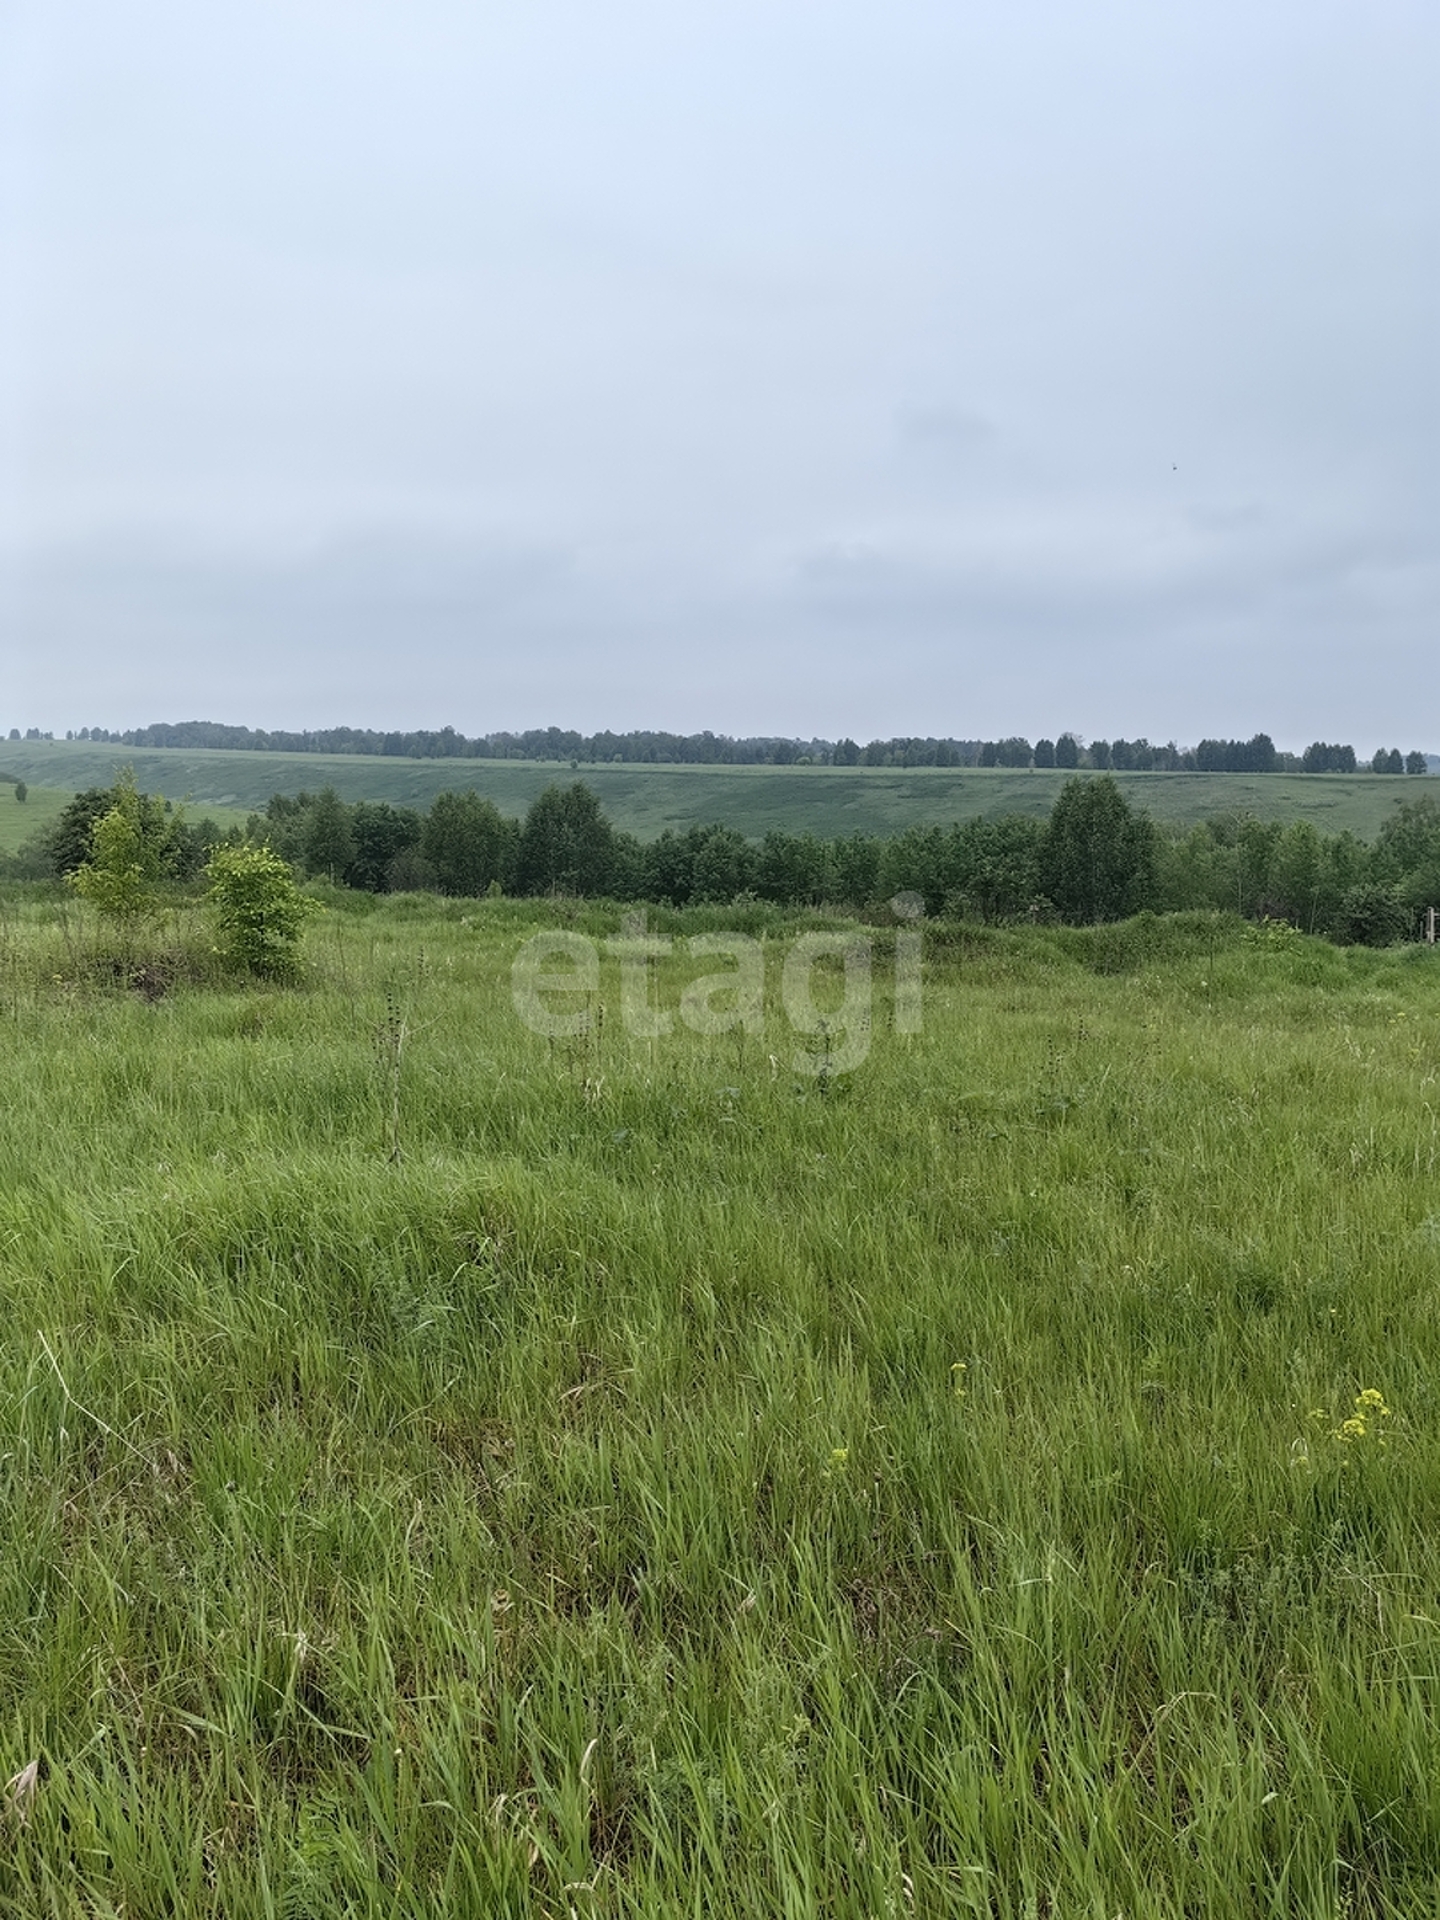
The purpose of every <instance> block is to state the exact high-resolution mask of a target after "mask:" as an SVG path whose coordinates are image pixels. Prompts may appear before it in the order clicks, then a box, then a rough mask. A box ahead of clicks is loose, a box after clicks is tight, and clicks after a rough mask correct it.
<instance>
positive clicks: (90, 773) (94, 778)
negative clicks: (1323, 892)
mask: <svg viewBox="0 0 1440 1920" xmlns="http://www.w3.org/2000/svg"><path fill="white" fill-rule="evenodd" d="M0 752H3V755H4V760H3V768H4V771H6V772H10V773H18V774H19V775H21V776H22V777H23V778H24V779H25V780H27V781H29V782H30V783H31V785H32V788H34V787H36V786H40V785H43V786H45V787H49V788H59V789H63V790H66V791H76V790H78V789H80V788H82V787H88V786H105V785H108V784H109V782H110V781H111V780H112V779H113V778H114V776H115V771H116V769H117V768H118V767H121V766H125V765H130V766H133V767H134V769H135V774H136V778H137V779H138V781H139V782H140V785H141V786H142V787H144V788H145V789H147V790H148V791H150V792H158V793H163V794H165V795H166V796H167V797H169V798H171V799H175V800H181V799H188V800H189V801H190V802H191V803H192V804H193V805H194V807H195V809H196V811H198V812H208V813H212V814H216V817H220V816H219V814H218V813H217V809H218V808H233V809H238V810H239V811H240V813H241V814H243V813H244V812H246V811H247V810H250V809H254V808H259V807H263V806H264V804H265V802H266V801H267V800H268V799H269V798H270V796H271V794H272V793H298V792H300V790H301V789H302V788H309V789H310V790H311V791H313V790H314V789H315V788H317V787H322V786H325V785H327V784H328V785H330V786H333V787H334V788H335V790H336V792H337V793H339V794H340V796H341V797H342V798H343V799H346V800H388V801H390V802H392V803H393V804H394V805H396V806H411V807H421V808H424V807H428V806H429V804H430V802H431V801H432V800H433V799H434V798H435V795H436V794H437V793H442V792H444V791H445V790H446V789H447V788H455V787H462V788H463V787H471V786H473V787H474V788H475V789H476V790H477V791H478V792H480V793H482V794H486V795H488V796H489V797H490V798H491V799H493V800H494V801H495V803H496V805H497V806H498V807H499V808H500V810H501V811H502V812H503V813H509V814H521V813H523V812H524V811H525V809H526V808H527V807H528V806H529V805H530V803H531V801H532V800H534V799H535V797H536V795H537V794H539V793H541V792H542V791H543V790H544V789H545V787H547V786H549V785H550V784H551V782H553V781H556V780H560V781H569V780H577V779H583V780H584V781H585V782H586V783H587V784H588V785H589V786H591V787H592V788H593V789H594V790H595V792H596V793H597V794H598V795H599V796H600V800H601V802H602V804H603V805H604V807H605V810H606V812H607V813H608V814H609V815H610V817H611V819H613V820H614V821H615V823H616V824H617V825H618V826H621V827H625V828H627V829H629V831H631V832H632V833H637V834H639V835H640V836H641V837H642V838H643V839H650V838H652V837H653V836H654V835H656V834H658V833H660V832H662V831H663V830H664V828H666V827H679V828H684V827H689V826H695V825H700V824H705V823H708V822H710V821H712V820H723V821H724V822H725V823H726V824H727V825H729V826H734V827H738V828H739V829H740V831H741V832H743V833H746V834H752V835H759V834H762V833H764V832H765V831H766V830H767V829H768V828H770V827H784V828H786V829H788V830H790V831H792V832H801V831H804V830H806V829H809V830H810V831H812V832H815V833H818V834H821V835H825V836H830V835H835V834H842V833H853V832H856V831H865V832H874V833H892V832H896V831H898V830H900V829H901V828H903V827H907V826H911V825H914V824H915V823H916V822H928V821H938V822H940V823H941V824H945V825H948V824H949V823H950V822H951V821H954V820H965V819H969V818H971V817H972V816H974V815H976V814H999V813H1029V814H1034V815H1037V816H1039V815H1043V814H1046V813H1048V812H1049V811H1050V808H1051V806H1052V805H1053V804H1054V800H1055V796H1056V794H1057V793H1059V791H1060V788H1061V787H1062V786H1063V784H1064V782H1065V780H1066V778H1067V776H1066V775H1065V774H1064V773H1061V772H1058V771H1057V772H1050V771H1045V772H1041V771H1038V770H1037V771H1025V772H1020V771H1015V770H1013V769H1009V768H985V769H975V768H965V769H955V768H950V767H918V768H913V769H910V770H902V769H895V768H889V767H646V766H583V765H582V766H580V767H578V768H576V769H573V770H572V768H571V767H570V766H569V764H568V763H567V764H565V765H557V764H555V763H554V762H540V761H521V760H398V759H397V760H388V759H381V758H378V757H377V758H370V757H365V756H359V755H341V754H294V753H246V752H229V751H219V750H206V749H197V750H194V751H189V750H181V749H156V748H151V749H148V750H146V749H135V750H129V749H126V748H124V747H99V746H92V745H90V744H89V743H88V742H81V741H73V742H72V741H63V742H62V741H55V742H40V741H25V742H15V741H11V742H9V743H8V745H6V746H5V747H4V748H0ZM1116 778H1117V780H1118V781H1119V783H1120V785H1121V786H1122V787H1123V788H1124V789H1125V792H1126V794H1127V795H1128V796H1129V798H1130V799H1131V800H1132V801H1134V802H1136V803H1137V804H1139V805H1141V806H1143V807H1146V808H1148V810H1149V811H1150V812H1151V813H1152V814H1153V815H1154V816H1155V818H1156V819H1157V820H1161V821H1169V822H1174V823H1177V824H1180V825H1191V824H1193V823H1194V822H1195V821H1197V820H1202V819H1206V818H1210V817H1213V816H1214V815H1216V814H1219V813H1224V812H1227V811H1240V812H1248V813H1253V814H1256V815H1258V816H1259V817H1260V818H1262V819H1287V820H1288V819H1297V818H1304V819H1308V820H1313V821H1314V823H1315V825H1316V826H1317V827H1319V828H1320V829H1321V830H1322V831H1323V832H1326V833H1337V832H1339V831H1340V830H1341V829H1342V828H1345V827H1348V828H1349V829H1350V830H1351V831H1352V832H1354V833H1357V834H1359V835H1360V836H1361V837H1362V838H1363V839H1367V840H1369V839H1373V838H1374V836H1375V834H1376V833H1377V832H1378V830H1379V828H1380V826H1381V824H1382V823H1383V822H1384V820H1385V819H1386V817H1387V816H1388V815H1389V814H1390V813H1392V812H1393V811H1394V810H1395V808H1396V807H1398V806H1400V805H1401V804H1402V803H1403V802H1404V801H1406V800H1413V799H1414V798H1415V797H1416V796H1417V795H1418V794H1419V793H1422V792H1426V791H1430V788H1428V787H1427V786H1426V784H1425V783H1424V782H1423V781H1422V780H1420V779H1412V778H1398V777H1395V776H1387V775H1376V774H1368V773H1360V774H1352V775H1345V774H1324V775H1305V774H1254V775H1247V774H1205V773H1122V774H1117V775H1116ZM37 798H38V796H37ZM3 803H4V795H3V793H0V807H3ZM32 804H34V803H33V801H32ZM16 811H17V812H18V811H22V809H18V808H17V809H16ZM0 818H3V814H0ZM0 844H4V842H3V840H0Z"/></svg>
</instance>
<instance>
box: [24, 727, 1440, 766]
mask: <svg viewBox="0 0 1440 1920" xmlns="http://www.w3.org/2000/svg"><path fill="white" fill-rule="evenodd" d="M20 737H21V735H20V730H19V728H18V727H12V728H11V729H10V738H11V739H12V740H19V739H20ZM50 737H51V736H50V735H48V734H41V733H40V732H39V731H38V730H37V729H36V728H34V727H32V728H30V730H29V732H28V733H27V734H26V735H25V738H26V739H31V740H40V739H49V738H50ZM65 737H66V739H67V740H82V741H93V742H98V743H99V744H100V745H102V746H118V747H142V748H155V747H159V748H166V747H174V748H190V749H195V748H206V747H222V748H231V749H241V750H249V751H253V752H257V753H338V754H372V755H380V756H382V757H389V758H399V759H412V760H541V761H547V760H548V761H557V762H559V763H561V764H564V763H566V762H569V763H571V764H573V765H574V766H576V767H579V766H582V765H585V766H599V765H607V764H625V765H649V766H659V765H665V766H776V767H784V766H836V767H899V768H905V767H1041V768H1045V767H1058V768H1061V769H1067V768H1070V769H1080V768H1085V769H1089V770H1092V771H1095V772H1099V773H1108V772H1116V773H1128V772H1133V773H1150V772H1155V773H1356V772H1359V771H1360V770H1361V766H1362V763H1361V761H1360V759H1359V758H1358V757H1357V755H1356V752H1355V749H1354V747H1352V746H1342V745H1338V744H1336V745H1331V744H1330V743H1328V742H1326V741H1322V740H1316V741H1312V742H1311V744H1310V745H1309V746H1308V747H1307V748H1306V749H1305V751H1304V752H1303V753H1286V752H1283V751H1281V750H1280V749H1279V748H1277V747H1276V745H1275V743H1274V741H1273V740H1272V739H1271V737H1270V735H1269V734H1268V733H1257V734H1255V735H1253V736H1252V737H1251V738H1250V739H1249V740H1209V739H1207V740H1201V741H1200V742H1198V744H1197V745H1195V746H1193V747H1180V746H1177V745H1176V744H1175V742H1174V741H1173V740H1171V741H1168V742H1167V743H1166V744H1165V745H1164V746H1156V745H1154V744H1152V742H1150V741H1149V740H1146V739H1144V738H1141V739H1139V740H1125V739H1115V740H1104V739H1101V740H1092V741H1090V742H1089V744H1088V745H1087V744H1086V743H1085V742H1083V741H1082V740H1081V739H1080V737H1079V736H1078V735H1077V734H1074V733H1062V734H1060V735H1059V736H1058V737H1057V738H1055V739H1049V738H1041V739H1039V740H1036V741H1035V742H1034V743H1033V745H1032V743H1031V742H1030V741H1029V740H1028V739H1026V738H1025V737H1024V736H1023V735H1021V734H1012V735H1010V736H1008V737H1007V738H1006V739H1004V740H954V739H940V738H937V737H935V736H934V735H929V736H926V737H924V738H921V737H919V736H906V735H897V736H895V737H893V738H891V739H888V740H880V739H876V740H871V741H870V742H869V743H868V744H867V745H865V746H861V745H860V744H859V742H858V741H855V740H851V739H848V738H846V739H840V740H822V739H818V738H816V739H812V740H799V739H786V738H783V737H778V736H772V735H757V736H754V737H751V738H745V739H736V738H732V737H731V736H730V735H729V734H723V733H711V732H708V731H707V732H704V733H688V734H681V733H666V732H656V731H650V730H645V729H637V730H634V731H631V732H627V733H612V732H601V733H590V734H583V733H577V732H575V731H573V730H572V729H569V728H565V727H532V728H530V729H528V730H527V731H525V732H521V733H503V732H502V733H487V734H478V735H475V736H473V737H467V736H466V735H465V734H463V733H459V732H457V731H456V729H455V728H454V727H440V728H437V729H415V730H411V731H408V732H407V731H399V730H397V731H392V732H376V731H374V730H372V729H369V728H366V727H321V728H314V729H309V730H306V731H303V732H284V731H267V730H265V729H256V728H251V727H231V726H223V725H221V724H219V723H218V722H216V721H210V720H185V721H180V722H177V723H173V724H165V725H158V726H149V727H133V728H129V729H127V730H125V731H124V732H119V733H116V732H111V731H110V730H108V729H107V728H105V727H81V728H80V729H79V731H78V733H77V732H71V733H67V734H66V736H65ZM1363 764H1364V767H1365V768H1367V769H1368V770H1369V771H1370V772H1371V773H1407V774H1423V773H1425V772H1426V771H1427V770H1428V761H1427V758H1426V755H1425V754H1424V753H1422V752H1420V751H1419V750H1418V749H1416V750H1414V751H1412V752H1410V753H1406V754H1402V753H1401V751H1400V749H1399V748H1398V747H1388V748H1387V747H1381V748H1378V749H1377V750H1376V752H1375V753H1374V754H1373V755H1372V756H1371V758H1370V759H1369V760H1368V761H1365V762H1364V763H1363Z"/></svg>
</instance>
